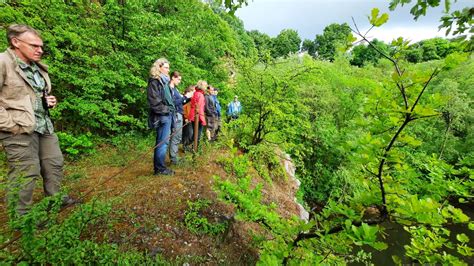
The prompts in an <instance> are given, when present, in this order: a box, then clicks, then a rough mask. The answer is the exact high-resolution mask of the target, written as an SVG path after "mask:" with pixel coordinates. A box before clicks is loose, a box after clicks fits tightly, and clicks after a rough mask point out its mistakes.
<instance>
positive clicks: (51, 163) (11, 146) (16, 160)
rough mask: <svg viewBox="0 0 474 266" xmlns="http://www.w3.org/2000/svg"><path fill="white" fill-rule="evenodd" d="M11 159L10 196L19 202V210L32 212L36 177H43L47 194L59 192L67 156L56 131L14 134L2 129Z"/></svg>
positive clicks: (5, 145) (1, 138)
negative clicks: (62, 151) (64, 154)
mask: <svg viewBox="0 0 474 266" xmlns="http://www.w3.org/2000/svg"><path fill="white" fill-rule="evenodd" d="M0 140H2V144H3V147H4V148H5V151H6V154H7V160H8V168H9V172H8V187H7V190H8V191H7V199H8V200H9V201H11V202H15V201H16V202H17V205H16V209H17V213H18V214H25V213H26V212H28V210H29V208H30V206H31V204H32V203H33V190H34V188H35V185H36V180H37V179H39V178H40V177H42V178H43V188H44V193H45V195H46V196H51V195H54V194H56V193H57V192H59V188H60V182H61V180H62V178H63V165H64V158H63V154H62V153H61V150H60V148H59V141H58V137H57V136H56V134H54V133H53V134H39V133H36V132H33V133H32V134H19V135H13V134H11V133H5V132H0Z"/></svg>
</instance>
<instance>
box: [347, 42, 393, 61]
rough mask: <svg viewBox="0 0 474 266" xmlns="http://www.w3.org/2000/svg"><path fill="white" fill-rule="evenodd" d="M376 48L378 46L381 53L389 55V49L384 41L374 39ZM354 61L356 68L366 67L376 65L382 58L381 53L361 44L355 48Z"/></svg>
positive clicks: (353, 50)
mask: <svg viewBox="0 0 474 266" xmlns="http://www.w3.org/2000/svg"><path fill="white" fill-rule="evenodd" d="M371 42H372V44H373V45H374V46H376V47H377V48H378V49H379V50H380V51H383V52H384V53H387V54H388V53H389V47H388V45H386V44H385V43H384V42H383V41H379V40H377V39H374V40H373V41H371ZM351 53H352V60H351V64H352V65H356V66H359V67H361V66H364V65H366V64H368V63H372V64H376V63H377V62H378V61H379V59H380V58H382V56H381V55H380V53H378V52H377V51H375V50H374V49H372V48H371V47H368V46H367V45H364V44H360V45H357V46H355V47H354V48H353V49H352V51H351Z"/></svg>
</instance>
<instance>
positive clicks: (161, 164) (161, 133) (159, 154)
mask: <svg viewBox="0 0 474 266" xmlns="http://www.w3.org/2000/svg"><path fill="white" fill-rule="evenodd" d="M171 121H172V115H171V114H169V115H161V116H159V121H158V125H157V128H156V143H155V145H159V146H158V147H156V148H155V153H154V157H153V169H154V171H155V174H156V173H161V172H163V171H164V170H166V169H167V168H166V165H165V157H166V151H167V150H168V144H169V142H170V138H169V137H170V134H171Z"/></svg>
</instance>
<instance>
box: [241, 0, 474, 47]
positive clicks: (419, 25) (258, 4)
mask: <svg viewBox="0 0 474 266" xmlns="http://www.w3.org/2000/svg"><path fill="white" fill-rule="evenodd" d="M389 2H390V1H389V0H249V4H248V6H245V7H242V8H240V9H239V10H237V12H236V15H237V16H238V17H239V18H240V19H242V20H243V22H244V25H245V29H247V30H258V31H260V32H264V33H266V34H268V35H270V36H272V37H275V36H277V35H278V33H280V31H281V30H282V29H294V30H297V31H298V33H299V35H300V37H301V38H302V39H310V40H314V38H315V36H316V34H321V33H322V32H323V29H324V27H326V26H327V25H329V24H331V23H344V22H347V23H348V24H349V25H350V26H351V27H352V26H353V23H352V19H351V17H354V19H355V21H356V22H357V24H358V26H359V28H360V29H361V30H362V29H368V28H369V26H370V25H369V23H368V20H367V16H368V15H369V14H370V12H371V10H372V8H374V7H377V8H378V9H380V12H381V13H389V16H390V19H389V21H388V22H387V23H386V24H384V25H383V26H382V27H380V28H375V29H374V30H372V31H371V33H370V34H369V36H370V37H373V38H377V39H379V40H383V41H385V42H390V41H391V40H393V39H395V38H398V37H400V36H403V37H404V38H405V39H410V40H411V41H412V42H416V41H419V40H422V39H428V38H433V37H436V36H444V32H445V31H444V30H441V31H438V25H439V24H440V23H439V19H440V17H441V16H442V15H443V10H444V5H442V6H440V7H438V8H436V9H429V10H428V12H427V15H426V16H425V17H420V18H419V19H418V21H414V20H413V17H412V15H411V14H410V11H409V10H410V7H411V5H409V6H404V7H398V8H397V9H396V10H395V11H394V12H390V11H389V10H388V5H389ZM442 2H444V1H442ZM473 3H474V1H472V0H458V1H457V3H455V4H453V5H452V9H460V8H463V7H468V6H472V5H473Z"/></svg>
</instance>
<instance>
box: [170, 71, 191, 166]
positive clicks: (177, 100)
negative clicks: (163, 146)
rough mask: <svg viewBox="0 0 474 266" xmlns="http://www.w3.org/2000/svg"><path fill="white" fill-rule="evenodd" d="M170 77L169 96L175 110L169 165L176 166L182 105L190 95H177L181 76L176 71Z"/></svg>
mask: <svg viewBox="0 0 474 266" xmlns="http://www.w3.org/2000/svg"><path fill="white" fill-rule="evenodd" d="M170 76H171V81H170V88H171V94H172V96H173V101H174V106H175V108H176V112H175V119H174V120H173V126H172V137H171V142H170V161H171V164H178V163H179V156H178V146H179V144H180V143H181V139H182V136H183V105H184V104H187V103H188V102H189V101H190V100H191V97H192V93H188V94H186V95H184V96H183V95H181V93H179V91H178V88H177V86H178V85H179V84H180V83H181V74H180V73H179V72H178V71H173V73H171V75H170Z"/></svg>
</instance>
